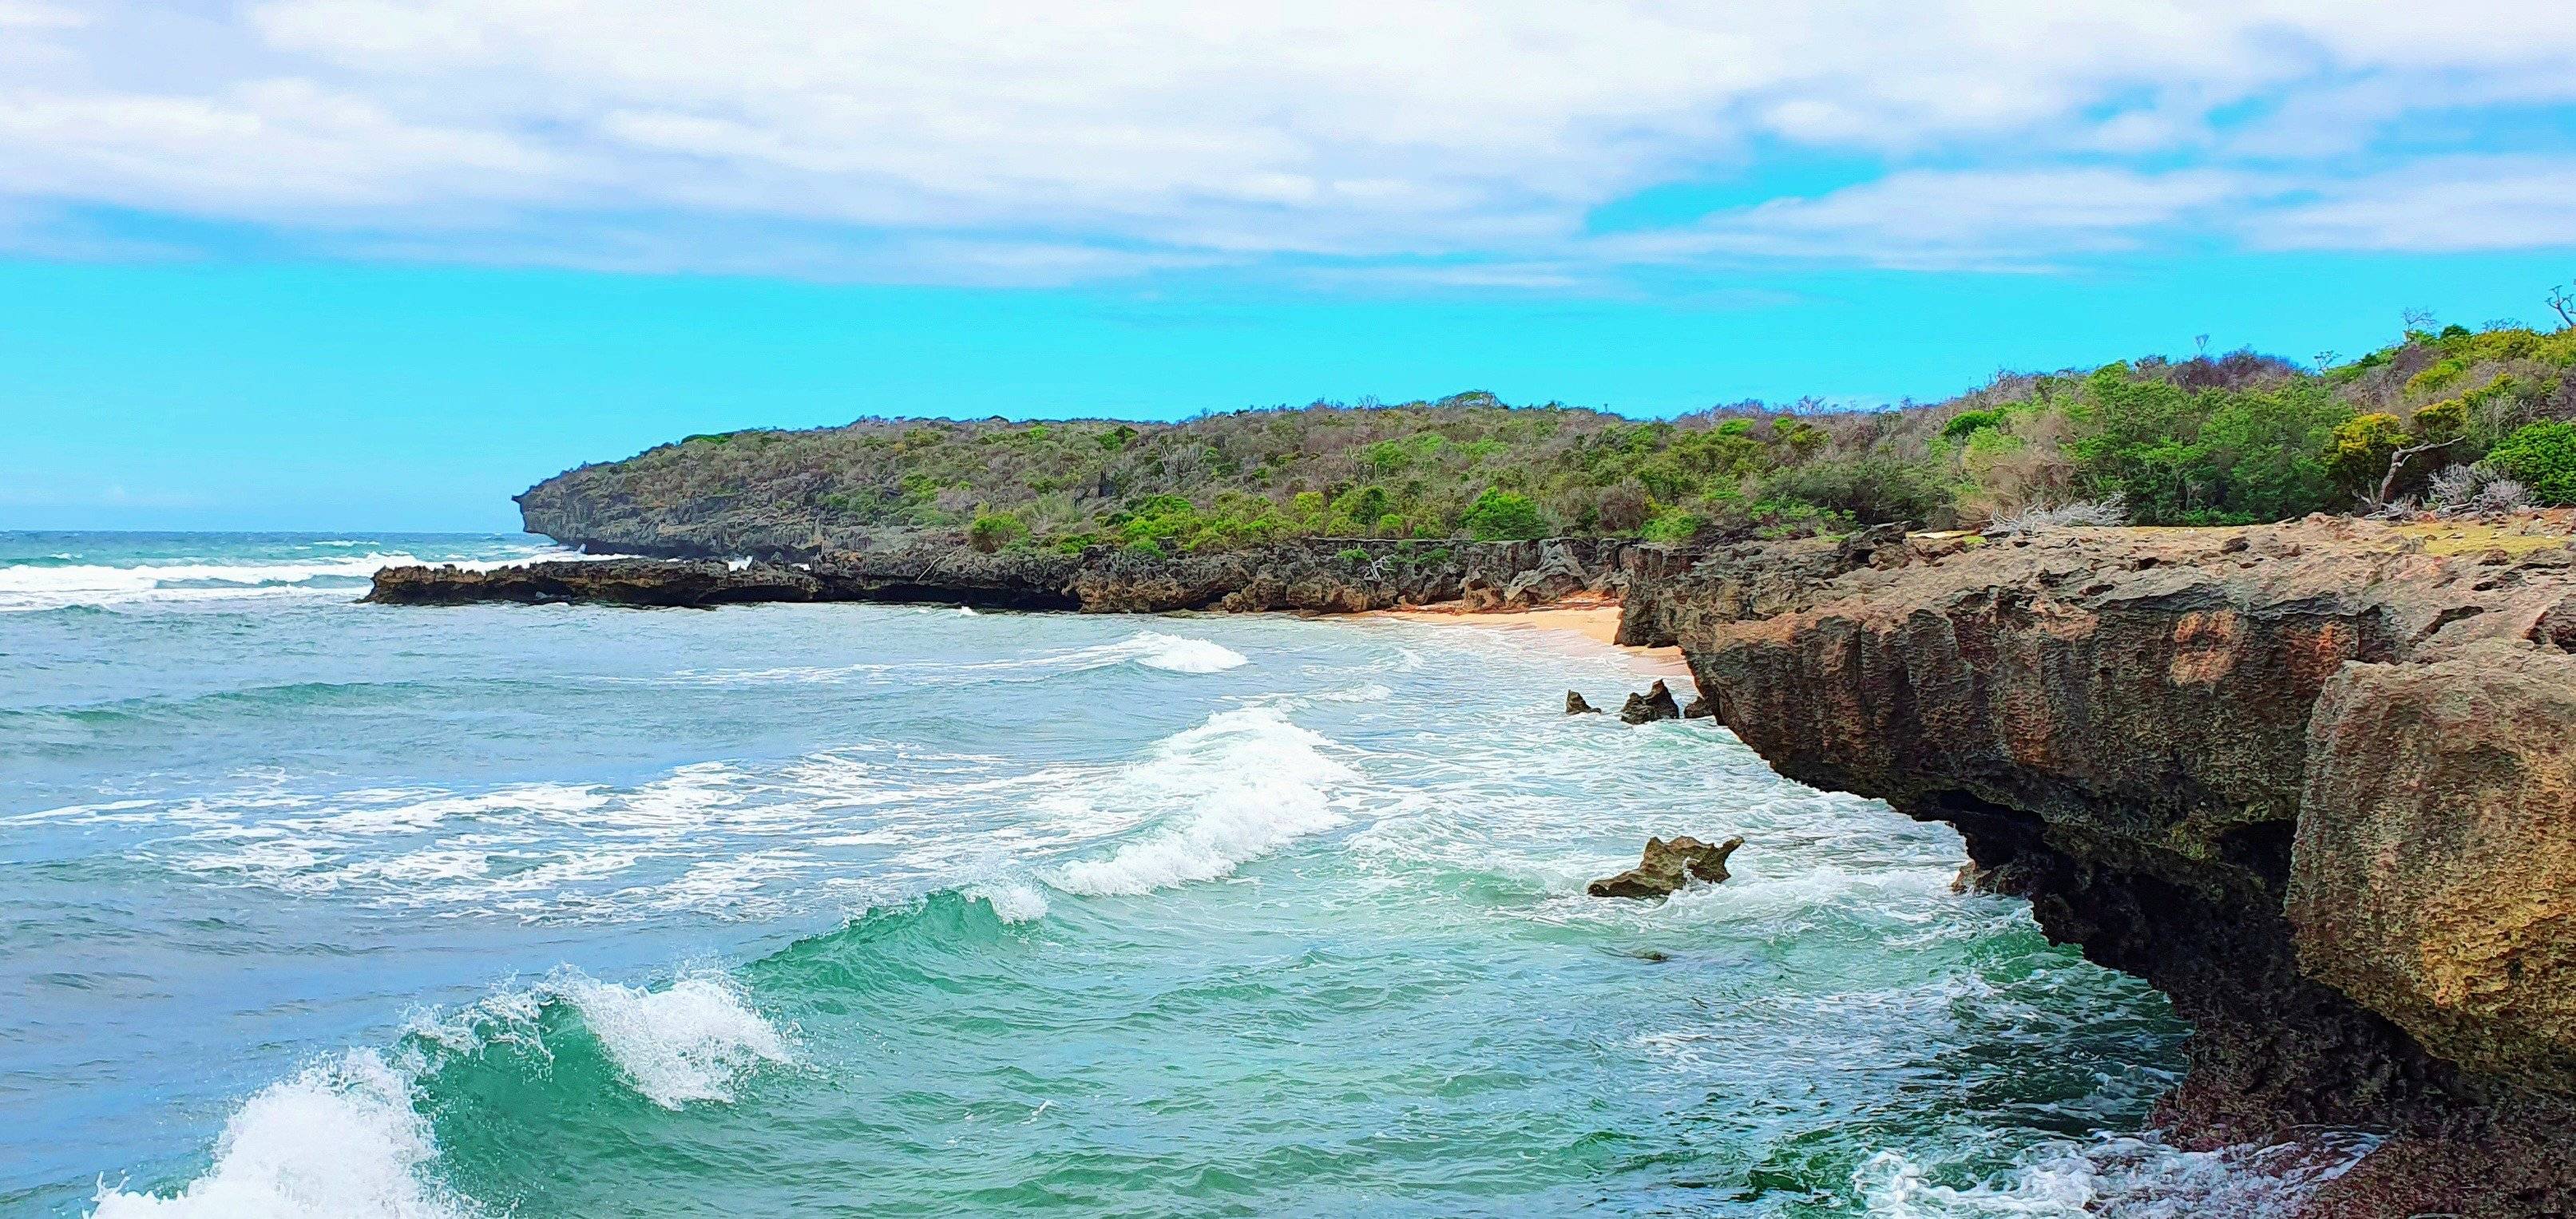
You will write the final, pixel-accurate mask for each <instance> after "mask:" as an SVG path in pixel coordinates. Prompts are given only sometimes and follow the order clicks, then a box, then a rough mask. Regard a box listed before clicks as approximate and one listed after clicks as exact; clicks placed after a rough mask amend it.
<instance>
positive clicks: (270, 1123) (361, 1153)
mask: <svg viewBox="0 0 2576 1219" xmlns="http://www.w3.org/2000/svg"><path fill="white" fill-rule="evenodd" d="M793 1059H794V1053H793V1050H792V1047H791V1045H790V1031H788V1030H782V1029H780V1028H779V1027H778V1026H777V1025H774V1024H772V1023H771V1022H770V1021H769V1020H768V1019H767V1018H766V1017H764V1016H762V1015H761V1014H760V1013H759V1012H758V1011H756V1010H754V1009H753V1007H752V1006H751V1003H750V1000H749V997H748V996H747V994H746V993H745V992H744V990H743V988H742V985H741V984H740V983H739V982H737V981H736V980H735V979H734V978H733V977H731V976H730V975H727V974H723V973H718V972H713V971H706V972H698V973H690V974H686V975H683V976H681V977H680V978H678V979H676V980H674V981H673V982H671V983H670V984H669V985H667V986H663V987H661V988H659V989H654V988H648V987H640V986H624V985H619V984H617V983H614V982H602V981H598V980H596V979H594V978H591V977H589V976H588V975H586V974H583V973H582V972H581V971H579V970H576V969H570V968H566V969H562V970H558V971H556V972H555V973H554V974H552V975H549V976H548V977H547V978H546V979H545V980H544V981H543V982H540V983H538V984H537V985H536V986H533V987H530V988H527V989H518V990H503V991H501V992H499V993H496V994H494V995H493V996H491V997H490V998H487V999H485V1000H483V1001H481V1002H479V1003H476V1004H473V1005H471V1006H469V1007H467V1008H464V1009H462V1010H460V1011H457V1012H454V1013H452V1014H449V1015H447V1016H445V1017H444V1018H438V1017H427V1016H424V1017H421V1018H418V1019H416V1020H415V1021H414V1023H413V1027H412V1030H411V1032H410V1034H409V1035H408V1036H406V1037H405V1038H404V1039H403V1041H402V1044H401V1046H400V1047H399V1048H398V1049H397V1050H396V1051H395V1052H394V1053H393V1054H392V1055H390V1056H388V1055H385V1054H381V1053H379V1052H377V1051H374V1050H354V1051H350V1052H348V1053H345V1054H342V1055H340V1056H339V1057H337V1058H334V1059H331V1060H329V1061H326V1062H320V1063H316V1064H314V1065H312V1066H308V1067H306V1068H305V1069H303V1070H302V1071H299V1072H297V1073H296V1074H295V1075H294V1076H292V1077H290V1078H288V1079H285V1080H282V1081H280V1082H278V1083H274V1084H271V1085H269V1086H268V1087H267V1088H264V1089H262V1090H261V1091H259V1092H258V1093H257V1094H255V1095H253V1096H252V1097H251V1098H250V1099H249V1100H247V1101H245V1102H243V1104H242V1106H241V1108H240V1109H238V1110H236V1111H235V1112H234V1113H233V1116H232V1118H231V1119H230V1120H229V1121H227V1122H226V1123H225V1125H224V1132H223V1136H222V1138H221V1139H220V1140H219V1141H218V1142H217V1144H216V1147H215V1156H214V1163H213V1165H212V1166H210V1167H208V1168H207V1169H206V1171H205V1172H204V1173H202V1174H200V1175H199V1176H198V1177H197V1178H196V1179H195V1180H192V1181H190V1182H188V1183H187V1184H186V1185H184V1186H182V1187H180V1188H179V1189H178V1190H177V1191H175V1192H172V1193H166V1194H155V1193H149V1192H127V1191H126V1190H124V1189H123V1188H122V1186H121V1185H119V1186H110V1185H106V1184H104V1183H102V1184H101V1185H100V1187H99V1191H98V1193H97V1195H96V1196H95V1198H94V1199H93V1201H94V1202H95V1204H96V1208H97V1209H96V1210H95V1211H93V1212H92V1213H93V1215H95V1216H97V1219H155V1217H163V1216H167V1217H172V1219H308V1217H309V1219H467V1217H470V1216H475V1215H479V1214H481V1213H483V1211H482V1208H480V1207H478V1206H476V1205H475V1204H474V1202H473V1201H472V1200H471V1199H468V1198H465V1197H463V1196H461V1195H459V1194H457V1193H456V1192H455V1191H453V1190H450V1189H448V1188H447V1187H445V1186H444V1185H443V1184H441V1183H440V1182H439V1181H438V1180H437V1178H436V1174H435V1172H434V1171H433V1170H434V1167H435V1163H436V1161H437V1159H438V1155H439V1147H438V1140H437V1137H436V1133H435V1131H434V1129H433V1125H432V1121H431V1118H430V1117H429V1113H431V1112H435V1111H438V1110H439V1109H441V1108H443V1107H446V1106H441V1105H439V1104H435V1103H431V1104H424V1103H422V1102H423V1101H425V1100H430V1099H432V1098H440V1099H444V1100H447V1101H449V1102H450V1103H451V1104H463V1105H468V1106H470V1105H472V1104H474V1103H477V1102H476V1098H477V1097H478V1096H480V1095H481V1094H483V1093H485V1092H487V1091H488V1090H489V1083H490V1080H491V1077H492V1076H494V1075H495V1074H497V1075H499V1076H501V1077H504V1078H507V1079H511V1080H515V1081H518V1082H520V1083H523V1084H531V1085H536V1086H548V1085H551V1086H554V1087H558V1088H561V1087H567V1086H572V1087H577V1086H580V1081H582V1080H585V1079H589V1078H592V1077H593V1076H594V1075H595V1074H596V1073H595V1072H590V1071H585V1070H583V1069H581V1067H582V1064H583V1063H584V1062H585V1061H594V1060H595V1061H597V1062H601V1063H604V1064H605V1065H606V1066H607V1067H608V1068H610V1070H609V1071H608V1072H607V1074H608V1076H609V1077H610V1078H613V1079H615V1080H616V1081H617V1083H618V1084H619V1085H621V1086H622V1087H623V1088H625V1089H626V1090H629V1091H631V1092H633V1093H634V1094H635V1095H636V1096H638V1097H641V1098H642V1099H644V1100H646V1101H649V1102H651V1103H652V1104H654V1105H657V1106H659V1107H661V1108H663V1109H670V1110H677V1109H681V1108H683V1107H685V1106H688V1105H690V1104H692V1103H698V1102H707V1103H715V1104H730V1103H732V1101H733V1099H734V1095H735V1091H736V1089H737V1088H738V1087H739V1086H740V1085H741V1082H742V1081H743V1080H744V1079H745V1078H746V1077H747V1076H748V1075H750V1074H751V1073H752V1072H753V1071H755V1070H757V1069H759V1068H761V1067H763V1066H768V1065H772V1064H782V1063H788V1062H791V1061H793ZM592 1099H596V1098H592Z"/></svg>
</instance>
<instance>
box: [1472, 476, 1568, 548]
mask: <svg viewBox="0 0 2576 1219" xmlns="http://www.w3.org/2000/svg"><path fill="white" fill-rule="evenodd" d="M1458 523H1459V524H1461V525H1464V526H1466V527H1467V533H1468V534H1469V535H1470V536H1472V537H1474V538H1475V539H1476V540H1477V541H1479V542H1504V541H1525V540H1527V539H1530V538H1542V537H1546V536H1547V521H1546V520H1545V519H1544V518H1542V517H1541V516H1539V514H1538V505H1536V504H1533V503H1531V502H1530V499H1529V497H1528V496H1526V495H1515V494H1513V493H1511V492H1509V491H1503V490H1498V489H1496V488H1493V487H1487V488H1485V493H1484V494H1482V495H1479V496H1477V497H1476V502H1475V503H1474V504H1472V505H1470V506H1469V507H1468V509H1467V514H1466V515H1465V516H1463V517H1460V518H1459V519H1458Z"/></svg>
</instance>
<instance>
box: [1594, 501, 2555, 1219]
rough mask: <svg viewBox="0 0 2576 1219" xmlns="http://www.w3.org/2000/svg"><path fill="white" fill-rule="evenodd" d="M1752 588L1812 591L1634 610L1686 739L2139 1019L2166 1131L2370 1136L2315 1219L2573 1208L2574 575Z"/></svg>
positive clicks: (2409, 540)
mask: <svg viewBox="0 0 2576 1219" xmlns="http://www.w3.org/2000/svg"><path fill="white" fill-rule="evenodd" d="M1786 561H1787V563H1788V565H1789V566H1790V567H1792V568H1796V569H1803V570H1807V571H1814V570H1817V569H1819V568H1829V569H1835V570H1833V574H1831V575H1829V576H1828V577H1827V578H1825V579H1823V580H1821V581H1815V582H1812V583H1806V584H1804V585H1803V586H1799V585H1798V584H1797V582H1796V580H1795V578H1792V580H1791V582H1790V583H1789V584H1786V585H1784V584H1782V583H1780V569H1779V568H1778V567H1777V566H1766V565H1765V562H1764V561H1763V560H1761V559H1760V557H1759V556H1758V555H1748V554H1745V553H1740V552H1725V553H1720V554H1716V555H1712V556H1711V557H1710V558H1709V559H1708V560H1707V561H1706V562H1704V563H1703V564H1701V567H1700V569H1699V570H1697V571H1694V572H1692V573H1690V574H1688V575H1687V576H1685V577H1683V578H1681V580H1679V581H1677V584H1678V585H1679V586H1680V587H1681V589H1682V590H1683V591H1682V592H1679V593H1676V592H1674V591H1673V590H1672V589H1666V590H1664V593H1663V595H1662V598H1661V604H1662V606H1663V608H1662V609H1661V610H1659V611H1658V617H1657V618H1656V619H1655V621H1656V622H1658V623H1660V624H1662V625H1664V626H1665V627H1668V628H1669V629H1670V630H1672V631H1673V633H1674V634H1675V635H1676V636H1677V637H1678V639H1679V642H1680V643H1681V645H1682V647H1683V649H1684V653H1685V656H1686V657H1687V659H1688V660H1689V662H1690V664H1691V668H1692V671H1693V672H1694V674H1695V675H1696V676H1697V678H1698V682H1699V686H1700V689H1701V690H1702V691H1703V692H1704V694H1705V696H1706V697H1707V698H1708V699H1709V700H1710V702H1711V703H1712V704H1713V705H1714V707H1715V709H1716V712H1717V715H1718V718H1720V719H1721V720H1723V721H1724V722H1725V723H1726V724H1728V725H1729V726H1730V727H1732V728H1733V729H1734V731H1735V732H1736V733H1737V735H1739V736H1740V737H1741V738H1742V739H1743V740H1744V741H1745V742H1746V743H1747V744H1748V745H1750V746H1752V747H1753V748H1754V749H1755V750H1757V751H1759V752H1760V753H1761V754H1762V755H1763V757H1764V758H1766V759H1767V760H1769V761H1770V762H1771V764H1772V765H1773V766H1775V767H1776V768H1778V769H1779V770H1780V771H1781V772H1782V773H1783V774H1786V775H1788V776H1790V777H1791V778H1795V779H1798V780H1800V781H1803V782H1807V783H1810V784H1814V785H1817V786H1821V787H1830V788H1835V789H1839V790H1844V791H1853V792H1859V793H1863V794H1867V795H1872V796H1877V797H1880V798H1882V799H1885V800H1887V801H1888V802H1890V803H1891V804H1893V805H1894V806H1895V807H1896V808H1898V809H1899V810H1900V811H1902V812H1905V813H1907V814H1909V815H1912V816H1915V817H1918V818H1925V819H1933V820H1940V821H1945V822H1948V823H1950V824H1952V825H1955V826H1957V827H1958V828H1959V830H1960V831H1961V833H1962V834H1963V836H1964V837H1965V839H1966V841H1967V846H1968V851H1969V854H1970V855H1971V856H1972V857H1973V858H1974V859H1975V861H1976V863H1977V865H1978V867H1979V868H1980V869H1981V870H1983V871H1986V872H1989V873H1991V874H1994V875H1998V876H2008V877H2010V878H2011V884H2012V887H2013V888H2014V889H2016V890H2018V891H2021V892H2024V893H2027V894H2028V895H2029V896H2030V898H2031V901H2032V905H2033V909H2034V912H2035V913H2036V915H2037V916H2038V918H2039V921H2040V924H2041V926H2042V927H2043V928H2044V929H2045V930H2046V931H2047V932H2048V933H2049V934H2050V935H2051V936H2052V937H2054V938H2056V939H2059V940H2061V941H2066V942H2072V943H2075V944H2077V945H2080V946H2081V947H2082V948H2083V950H2084V951H2085V953H2086V954H2087V955H2088V956H2091V957H2092V958H2093V959H2095V960H2097V961H2100V962H2102V963H2104V964H2107V965H2110V966H2113V967H2115V968H2119V969H2123V970H2127V971H2130V972H2133V973H2136V974H2139V975H2141V976H2143V977H2145V978H2147V979H2148V980H2149V981H2151V982H2153V983H2155V984H2156V985H2157V986H2158V987H2159V988H2161V989H2163V990H2164V991H2165V992H2166V993H2167V994H2169V995H2171V996H2172V997H2173V1000H2174V1004H2175V1008H2176V1010H2177V1011H2178V1012H2179V1013H2180V1014H2181V1015H2183V1016H2184V1017H2185V1018H2187V1019H2189V1020H2191V1021H2192V1022H2193V1024H2194V1025H2195V1028H2196V1032H2195V1035H2194V1036H2193V1038H2192V1039H2191V1042H2190V1045H2189V1047H2188V1053H2189V1057H2190V1060H2191V1068H2192V1069H2191V1074H2190V1076H2189V1078H2188V1079H2187V1081H2186V1082H2185V1083H2184V1084H2183V1085H2182V1086H2181V1087H2180V1088H2179V1089H2178V1090H2177V1091H2176V1092H2175V1093H2174V1094H2173V1095H2172V1096H2171V1097H2169V1098H2168V1099H2167V1101H2166V1104H2165V1106H2164V1110H2163V1114H2162V1117H2163V1120H2164V1121H2165V1123H2166V1124H2167V1125H2168V1126H2170V1127H2171V1128H2172V1129H2173V1130H2174V1131H2175V1132H2176V1133H2177V1135H2178V1136H2179V1137H2181V1138H2183V1139H2185V1140H2188V1141H2192V1142H2197V1143H2217V1142H2236V1141H2247V1140H2263V1139H2268V1138H2271V1137H2273V1136H2275V1135H2276V1134H2279V1133H2281V1132H2284V1131H2287V1130H2290V1129H2292V1128H2295V1127H2299V1126H2306V1125H2318V1124H2323V1125H2336V1126H2360V1127H2368V1128H2374V1129H2379V1130H2383V1131H2387V1132H2390V1133H2391V1136H2392V1137H2391V1138H2390V1140H2389V1141H2388V1143H2387V1144H2386V1145H2384V1146H2383V1147H2382V1148H2381V1149H2380V1151H2379V1152H2377V1153H2374V1154H2373V1155H2372V1156H2371V1157H2369V1158H2368V1159H2367V1160H2365V1161H2364V1162H2363V1164H2362V1165H2361V1166H2360V1167H2358V1168H2356V1169H2355V1170H2354V1171H2352V1172H2350V1173H2347V1174H2345V1176H2343V1177H2342V1178H2339V1179H2337V1180H2336V1181H2335V1182H2333V1183H2332V1184H2331V1185H2329V1186H2327V1187H2326V1188H2325V1189H2323V1190H2322V1191H2320V1193H2319V1194H2318V1195H2317V1196H2316V1197H2315V1199H2314V1200H2313V1202H2312V1213H2314V1214H2319V1215H2349V1216H2360V1215H2381V1214H2389V1215H2405V1214H2411V1213H2416V1212H2445V1213H2457V1214H2461V1215H2480V1216H2496V1217H2502V1216H2533V1215H2546V1214H2559V1213H2565V1212H2567V1211H2569V1210H2570V1209H2576V1107H2571V1103H2570V1102H2571V1099H2576V1072H2571V1064H2576V883H2572V882H2576V803H2571V801H2576V746H2571V745H2570V743H2569V741H2570V728H2571V727H2572V726H2576V655H2570V653H2569V644H2570V640H2569V638H2568V635H2569V634H2570V632H2569V631H2567V629H2566V626H2565V624H2567V623H2569V622H2571V621H2576V552H2571V551H2570V550H2568V549H2566V548H2565V547H2564V546H2558V545H2552V546H2549V547H2547V548H2544V549H2538V550H2532V551H2529V552H2526V553H2522V554H2519V555H2510V554H2507V553H2504V552H2502V551H2495V552H2490V553H2486V554H2480V555H2460V556H2451V557H2439V556H2434V555H2430V554H2427V553H2425V552H2424V549H2423V546H2422V544H2421V542H2420V541H2418V540H2416V539H2415V538H2413V537H2410V536H2408V535H2406V534H2403V533H2401V532H2398V531H2394V530H2390V529H2387V528H2382V527H2379V526H2375V525H2370V524H2367V523H2361V522H2353V521H2323V520H2315V521H2311V522H2307V523H2302V524H2298V525H2293V526H2278V527H2262V528H2254V529H2246V530H2098V531H2071V532H2068V533H2064V534H2060V535H2043V536H2042V537H2040V538H2038V539H2035V540H2029V541H2026V542H2023V543H2018V544H2016V543H2012V542H1991V541H1990V542H1986V543H1984V544H1982V545H1968V544H1965V543H1963V542H1961V541H1960V540H1957V539H1948V540H1939V541H1929V540H1923V539H1917V540H1914V541H1898V542H1890V541H1887V540H1885V539H1879V540H1877V541H1876V542H1874V543H1873V544H1871V545H1869V546H1868V547H1867V553H1865V554H1856V553H1852V552H1851V549H1849V548H1847V549H1845V550H1842V551H1837V552H1835V553H1833V554H1832V555H1831V556H1830V557H1825V558H1819V557H1818V556H1817V555H1816V554H1815V553H1813V549H1812V548H1810V551H1809V552H1808V553H1805V554H1791V555H1789V556H1787V558H1786ZM1692 590H1697V591H1696V592H1694V591H1692ZM1632 604H1633V603H1632Z"/></svg>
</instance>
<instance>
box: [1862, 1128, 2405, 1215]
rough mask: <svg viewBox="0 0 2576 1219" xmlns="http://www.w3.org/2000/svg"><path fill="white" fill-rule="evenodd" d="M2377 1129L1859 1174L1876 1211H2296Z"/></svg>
mask: <svg viewBox="0 0 2576 1219" xmlns="http://www.w3.org/2000/svg"><path fill="white" fill-rule="evenodd" d="M2379 1143H2380V1140H2379V1138H2377V1137H2376V1136H2373V1135H2368V1134H2362V1133H2358V1132H2353V1131H2318V1132H2315V1133H2312V1134H2311V1135H2309V1136H2308V1137H2306V1138H2304V1139H2301V1140H2298V1141H2295V1142H2287V1143H2276V1144H2273V1145H2271V1146H2264V1147H2257V1146H2252V1145H2239V1146H2234V1147H2224V1148H2220V1149H2218V1150H2216V1151H2178V1150H2175V1149H2174V1148H2171V1147H2167V1146H2165V1145H2164V1144H2163V1143H2161V1142H2158V1141H2156V1140H2155V1139H2153V1138H2133V1137H2107V1138H2103V1139H2100V1140H2099V1141H2097V1142H2095V1143H2093V1144H2091V1145H2089V1146H2079V1145H2076V1144H2071V1143H2052V1144H2048V1145H2045V1146H2043V1147H2041V1148H2039V1149H2037V1150H2035V1151H2034V1152H2032V1153H2031V1154H2029V1155H2027V1156H2025V1157H2024V1158H2023V1163H2022V1166H2021V1167H2020V1168H2018V1169H2016V1170H2015V1171H2014V1172H2013V1173H2011V1174H2010V1175H2009V1176H2008V1177H2007V1178H2005V1179H2003V1180H2001V1181H1997V1182H1988V1183H1983V1184H1978V1185H1973V1186H1968V1187H1964V1188H1954V1187H1951V1186H1946V1185H1940V1184H1937V1183H1935V1182H1933V1181H1932V1180H1931V1174H1930V1172H1929V1171H1928V1170H1927V1169H1926V1168H1925V1167H1924V1166H1923V1165H1920V1164H1918V1163H1916V1162H1914V1161H1913V1160H1911V1159H1909V1158H1907V1157H1906V1156H1905V1155H1904V1154H1902V1153H1900V1152H1894V1151H1887V1152H1881V1153H1879V1154H1878V1155H1876V1156H1874V1157H1872V1158H1871V1159H1870V1160H1869V1161H1868V1162H1867V1163H1865V1164H1863V1165H1861V1167H1860V1169H1859V1170H1858V1171H1856V1172H1854V1173H1853V1174H1852V1185H1853V1188H1854V1189H1855V1190H1856V1191H1857V1192H1859V1193H1860V1195H1861V1197H1862V1198H1863V1199H1864V1200H1866V1202H1867V1204H1868V1207H1869V1209H1868V1212H1867V1213H1868V1214H1869V1215H1870V1216H1871V1217H1872V1219H2020V1217H2024V1216H2050V1217H2052V1219H2057V1217H2062V1219H2101V1217H2108V1219H2220V1217H2225V1219H2290V1217H2291V1216H2294V1215H2297V1214H2298V1213H2300V1211H2301V1210H2302V1209H2303V1208H2304V1207H2305V1205H2306V1203H2307V1201H2308V1199H2309V1198H2310V1197H2311V1196H2312V1195H2314V1194H2315V1193H2316V1191H2317V1189H2318V1188H2319V1187H2320V1186H2323V1185H2324V1184H2325V1183H2327V1182H2329V1181H2332V1180H2334V1179H2335V1178H2336V1177H2339V1176H2342V1175H2343V1174H2344V1173H2346V1172H2348V1171H2350V1170H2351V1169H2352V1166H2353V1165H2354V1164H2357V1163H2359V1162H2360V1161H2361V1158H2362V1157H2363V1156H2366V1155H2368V1154H2370V1152H2371V1151H2373V1150H2374V1149H2376V1148H2377V1147H2378V1146H2379Z"/></svg>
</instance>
